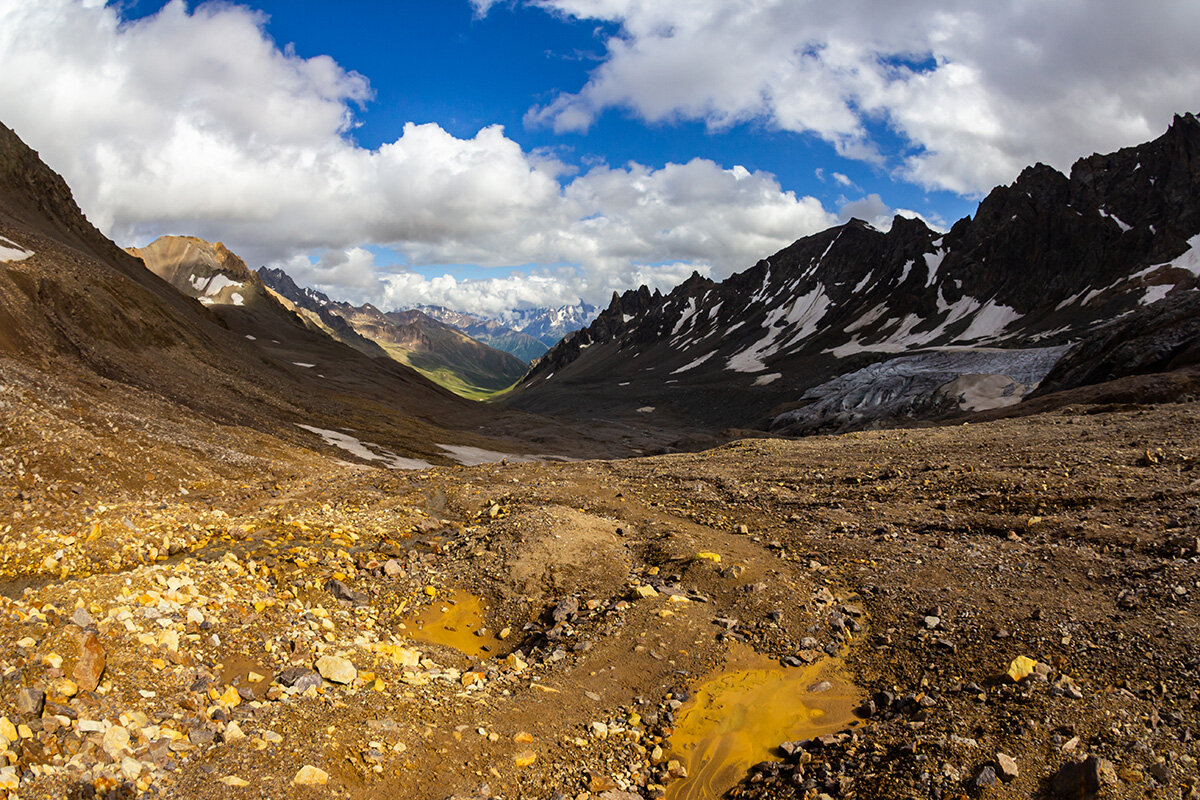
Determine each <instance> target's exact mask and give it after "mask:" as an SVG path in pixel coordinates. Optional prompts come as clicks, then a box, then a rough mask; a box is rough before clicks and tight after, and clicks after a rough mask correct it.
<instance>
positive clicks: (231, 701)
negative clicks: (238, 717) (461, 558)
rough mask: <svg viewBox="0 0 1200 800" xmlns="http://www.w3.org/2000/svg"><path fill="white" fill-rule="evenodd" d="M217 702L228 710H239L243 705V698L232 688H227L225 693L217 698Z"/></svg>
mask: <svg viewBox="0 0 1200 800" xmlns="http://www.w3.org/2000/svg"><path fill="white" fill-rule="evenodd" d="M217 702H218V703H220V704H221V705H223V706H225V707H226V708H237V707H238V706H240V705H241V704H242V696H241V695H239V694H238V692H237V689H235V688H233V687H232V686H228V687H226V688H225V693H224V694H223V695H221V696H220V697H219V698H217Z"/></svg>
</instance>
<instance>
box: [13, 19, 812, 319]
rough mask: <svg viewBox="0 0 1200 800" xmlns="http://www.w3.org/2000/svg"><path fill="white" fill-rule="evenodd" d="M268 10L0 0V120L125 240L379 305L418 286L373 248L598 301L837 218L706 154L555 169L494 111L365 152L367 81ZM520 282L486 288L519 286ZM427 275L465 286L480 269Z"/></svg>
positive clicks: (511, 290)
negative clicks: (314, 280)
mask: <svg viewBox="0 0 1200 800" xmlns="http://www.w3.org/2000/svg"><path fill="white" fill-rule="evenodd" d="M489 5H491V4H490V3H488V2H483V1H482V0H477V2H476V8H477V10H478V11H479V12H484V11H486V10H487V7H488V6H489ZM263 24H264V19H263V18H262V17H261V16H260V15H258V14H257V13H255V12H253V11H250V10H248V9H246V8H244V7H240V6H236V5H232V4H228V3H211V4H206V5H200V6H198V7H196V8H195V9H194V10H193V11H189V10H188V9H187V7H186V5H185V3H184V2H183V0H172V2H170V3H168V4H167V6H166V7H165V8H164V9H163V10H162V11H161V12H160V13H158V14H157V15H154V16H152V17H148V18H145V19H142V20H139V21H136V22H132V23H125V22H122V21H121V19H120V18H119V15H118V11H117V10H116V8H115V7H114V6H113V5H105V4H102V3H96V2H84V1H83V0H39V2H37V3H27V2H24V1H23V0H0V64H3V65H4V66H3V70H4V78H3V80H0V119H3V120H4V121H5V123H6V124H8V125H10V126H12V127H13V128H14V129H15V130H16V131H17V132H18V134H19V135H21V136H22V137H23V138H25V140H26V141H27V142H29V143H30V144H31V145H32V146H34V147H35V148H37V149H38V150H40V151H41V153H42V155H43V157H44V158H45V159H46V160H47V161H48V162H49V163H50V165H51V166H52V167H54V168H55V169H57V170H58V171H60V172H62V173H63V174H64V176H65V177H66V178H67V180H68V182H69V183H70V184H71V186H72V188H73V190H74V191H75V193H76V197H77V199H78V200H79V202H80V205H81V206H82V207H83V209H84V210H85V212H86V213H87V214H88V215H89V217H90V218H91V219H92V221H93V222H95V223H97V224H98V226H99V227H100V228H101V229H102V230H104V231H106V232H107V233H109V234H110V235H111V236H113V237H114V238H116V239H117V240H119V241H121V242H122V243H144V242H145V241H147V240H149V239H150V238H153V237H154V236H157V235H159V234H162V233H188V234H194V235H199V236H203V237H206V238H210V239H220V240H222V241H224V242H226V243H227V244H228V245H229V246H230V247H231V248H233V249H234V250H235V251H237V252H239V253H240V254H241V255H243V256H244V257H245V258H246V259H247V261H248V262H249V263H251V264H258V263H273V264H279V265H284V266H287V265H288V264H292V265H294V266H296V267H297V268H301V269H303V270H305V271H306V272H309V273H312V274H317V273H318V272H319V273H320V275H321V276H322V282H323V283H324V285H326V286H327V287H329V288H331V289H342V290H345V293H353V294H356V295H358V296H360V297H362V298H363V299H368V293H369V292H376V293H377V294H376V295H373V296H374V299H376V300H377V301H380V302H384V299H385V297H398V293H399V292H400V291H401V289H402V288H403V287H404V286H406V285H411V286H417V285H418V284H416V283H413V282H412V280H411V278H404V277H403V276H402V277H392V278H389V279H388V282H387V284H386V285H384V284H380V283H379V281H378V279H377V276H376V274H375V270H376V269H377V267H376V265H375V264H374V260H373V258H372V257H371V254H370V252H369V251H368V250H366V249H364V248H365V247H366V246H370V245H386V246H389V247H391V248H392V249H393V250H394V251H395V252H397V253H398V254H399V255H400V257H401V259H402V261H404V262H406V263H409V264H421V265H429V264H478V265H483V266H513V265H518V266H519V265H534V267H536V266H537V265H564V264H565V265H569V266H571V267H575V268H577V269H572V270H570V272H571V273H573V274H574V277H570V276H567V277H566V278H564V277H563V273H561V272H557V271H555V272H546V271H544V270H543V271H540V272H538V271H532V269H533V268H530V269H531V271H529V272H528V274H526V275H525V277H524V278H523V280H525V281H527V282H529V285H530V286H533V287H535V288H534V289H532V290H530V291H531V292H532V295H536V296H539V297H540V296H547V297H548V296H551V295H553V294H554V293H555V292H559V293H560V294H561V293H562V292H565V291H567V288H568V287H571V288H576V289H578V290H579V291H580V292H584V291H587V292H589V294H588V295H586V297H587V299H589V300H591V301H597V300H604V299H606V297H605V296H604V295H603V294H602V293H603V292H604V291H607V289H608V287H610V286H614V281H617V280H618V278H619V277H620V276H626V277H629V276H635V275H636V273H637V271H638V270H639V269H649V268H643V267H639V266H638V265H644V264H660V263H671V264H675V263H682V262H688V267H687V271H690V269H691V268H692V266H694V265H700V266H702V267H703V268H704V269H711V270H712V271H713V272H714V273H715V274H719V275H725V274H729V273H730V272H732V271H734V270H736V269H740V268H743V267H745V266H746V265H748V264H752V263H754V262H755V261H756V260H757V259H758V258H760V257H761V256H762V255H763V254H764V253H769V252H772V251H773V250H775V249H777V248H779V247H782V246H785V245H786V244H788V243H790V242H791V241H793V240H794V239H795V238H797V237H799V236H802V235H805V234H807V233H811V232H814V231H816V230H819V229H821V228H823V227H825V226H826V225H828V224H830V223H831V222H832V221H833V217H832V215H830V214H829V213H828V212H826V211H825V209H824V208H822V206H821V204H820V202H819V201H817V200H815V199H814V198H811V197H797V196H795V195H794V194H793V193H791V192H785V191H783V190H782V189H781V187H780V186H779V184H778V182H777V181H776V180H775V178H774V177H773V176H771V175H769V174H765V173H750V172H748V171H747V170H745V169H743V168H741V167H732V168H725V167H723V166H721V165H718V164H715V163H713V162H711V161H706V160H694V161H691V162H689V163H686V164H667V165H666V166H664V167H663V168H661V169H650V168H647V167H644V166H640V165H637V164H629V165H626V166H623V167H609V166H598V167H594V168H592V169H590V170H589V171H588V172H586V173H584V174H581V175H578V176H576V177H573V178H571V179H570V180H569V181H568V180H566V178H567V176H568V171H567V169H566V168H565V167H564V166H563V165H562V164H560V163H558V162H557V161H555V160H554V159H552V158H549V157H546V156H543V155H541V154H538V153H530V152H525V151H524V150H523V149H522V148H521V147H520V145H518V144H517V143H516V142H514V141H513V140H511V139H509V138H508V137H507V136H506V135H505V133H504V131H503V129H502V128H500V127H498V126H491V127H485V128H484V129H482V130H480V131H479V132H478V133H477V134H476V135H475V136H473V137H471V138H458V137H455V136H453V135H451V134H450V133H448V132H447V131H445V130H444V129H442V128H441V127H439V126H438V125H436V124H424V125H416V124H411V123H410V124H408V125H405V126H404V129H403V133H402V135H401V136H400V137H399V138H398V139H396V140H395V141H393V142H390V143H387V144H384V145H383V146H381V147H379V148H378V149H375V150H369V149H365V148H362V147H359V146H357V145H356V144H354V143H353V142H352V141H351V140H350V139H349V137H348V135H349V134H350V133H351V132H352V130H353V128H354V126H355V111H356V109H357V108H358V107H359V106H360V105H361V104H363V103H365V102H367V101H368V100H369V99H370V97H371V94H372V92H371V87H370V85H369V83H368V81H367V79H366V78H365V77H363V76H361V75H358V74H356V73H354V72H350V71H347V70H345V69H344V68H342V67H340V66H339V65H338V64H336V63H335V62H334V61H333V60H331V59H329V58H327V57H317V58H310V59H304V58H300V57H298V56H296V55H295V54H294V53H292V52H290V51H283V50H280V49H279V48H278V47H276V45H275V43H274V42H273V41H272V40H271V39H270V38H269V37H268V36H267V35H266V33H265V32H264V30H263ZM314 252H324V253H325V255H324V256H323V260H322V261H320V262H317V261H315V260H314V259H313V258H310V257H309V256H308V254H310V253H314ZM304 265H308V266H304ZM681 271H682V270H674V271H672V270H669V269H663V268H654V269H652V270H651V273H652V274H651V277H653V278H654V279H655V280H664V279H665V278H664V276H667V275H674V274H676V273H678V272H681ZM683 276H684V277H686V272H683ZM406 281H408V283H406ZM516 281H517V279H516V278H514V279H513V280H512V281H507V280H501V281H499V282H493V283H491V284H486V285H487V286H490V287H491V288H492V289H494V290H495V291H497V292H501V293H503V294H504V296H505V297H509V298H511V299H512V300H513V301H514V302H524V299H523V298H524V297H525V295H523V294H521V291H519V290H518V289H517V288H515V282H516ZM555 281H557V283H555ZM451 283H453V284H454V285H453V286H451V285H450V284H451ZM551 283H554V288H547V287H549V286H550V284H551ZM434 285H436V286H437V287H440V288H439V291H443V293H444V295H445V296H446V297H449V296H454V297H462V298H475V297H476V296H475V295H472V294H470V293H471V292H475V291H476V290H478V289H479V287H481V286H484V285H485V284H480V283H477V282H454V281H449V282H448V281H445V280H441V281H440V282H436V281H435V282H433V283H431V286H434ZM464 287H466V288H464ZM614 288H616V287H615V286H614ZM414 291H416V289H414ZM420 291H422V292H433V291H434V290H433V289H424V288H423V289H420ZM384 292H388V293H390V294H384ZM532 295H531V296H532ZM429 297H430V298H432V297H433V294H429ZM574 299H575V298H569V300H570V301H572V302H573V301H574ZM464 302H465V301H464Z"/></svg>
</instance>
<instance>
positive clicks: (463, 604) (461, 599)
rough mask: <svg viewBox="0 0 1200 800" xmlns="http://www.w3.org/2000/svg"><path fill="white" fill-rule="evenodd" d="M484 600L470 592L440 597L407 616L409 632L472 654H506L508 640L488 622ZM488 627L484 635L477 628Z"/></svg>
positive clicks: (417, 638)
mask: <svg viewBox="0 0 1200 800" xmlns="http://www.w3.org/2000/svg"><path fill="white" fill-rule="evenodd" d="M486 612H487V609H486V608H485V607H484V605H483V601H482V600H481V599H480V598H478V597H476V596H475V595H473V594H469V593H468V592H457V591H456V592H453V593H451V594H449V595H447V596H445V597H438V598H436V599H435V600H434V601H433V602H432V603H430V604H429V605H428V606H425V607H424V608H423V609H421V611H419V612H418V613H417V614H414V615H413V616H412V617H411V618H409V619H407V620H405V625H406V630H405V633H406V635H407V636H408V637H409V638H411V639H412V640H413V641H416V642H423V643H425V644H440V645H444V646H445V647H451V648H454V649H455V650H457V651H459V652H460V653H464V654H466V655H468V656H471V657H472V658H479V659H484V658H492V657H493V656H497V655H503V654H504V650H503V646H504V643H503V642H501V641H500V639H499V638H497V637H496V635H495V634H494V633H492V632H491V629H490V628H488V626H487V621H486V619H485V617H486ZM479 631H485V633H484V635H482V636H480V635H478V633H477V632H479Z"/></svg>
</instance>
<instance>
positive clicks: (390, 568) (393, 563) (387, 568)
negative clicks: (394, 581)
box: [383, 558, 404, 578]
mask: <svg viewBox="0 0 1200 800" xmlns="http://www.w3.org/2000/svg"><path fill="white" fill-rule="evenodd" d="M383 574H385V575H387V576H388V577H389V578H399V577H401V576H402V575H404V566H403V565H402V564H401V563H400V562H399V561H397V560H396V559H394V558H389V559H388V560H387V561H385V562H383Z"/></svg>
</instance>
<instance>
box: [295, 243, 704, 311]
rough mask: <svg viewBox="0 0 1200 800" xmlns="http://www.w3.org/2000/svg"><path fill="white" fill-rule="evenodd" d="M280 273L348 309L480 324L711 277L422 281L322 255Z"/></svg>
mask: <svg viewBox="0 0 1200 800" xmlns="http://www.w3.org/2000/svg"><path fill="white" fill-rule="evenodd" d="M281 266H282V267H283V268H284V269H286V270H287V272H288V273H289V274H290V275H291V276H292V277H293V278H294V279H296V280H297V281H298V282H300V283H301V284H302V285H306V286H313V287H316V288H317V289H320V290H321V291H324V292H328V293H332V294H333V295H335V296H336V297H337V298H338V299H344V300H347V301H350V302H353V303H366V302H370V303H374V304H376V305H378V306H381V307H383V308H401V307H407V306H416V305H434V306H445V307H447V308H454V309H463V310H468V311H471V312H472V313H476V314H484V315H487V316H496V317H500V316H504V315H505V312H508V311H513V310H525V309H531V308H546V307H549V308H558V307H560V306H568V305H575V304H577V303H578V302H579V301H580V299H584V300H587V301H588V302H591V303H593V304H601V303H604V302H606V301H607V299H608V297H610V296H611V294H612V293H613V292H623V291H625V290H626V289H628V288H630V287H633V286H641V285H642V284H645V285H646V286H649V287H650V288H652V289H659V290H660V291H664V292H665V291H668V290H669V289H670V288H671V287H673V286H675V285H676V284H678V283H680V282H681V281H683V280H684V279H685V278H687V277H688V276H689V275H691V274H692V272H699V273H700V274H701V275H705V276H710V275H712V272H713V271H712V268H711V266H710V265H708V264H698V263H695V262H675V263H670V264H632V263H627V264H623V265H617V266H613V267H611V268H607V269H591V270H586V271H582V270H578V269H574V268H572V267H557V268H540V269H535V270H518V271H515V272H511V273H509V274H507V275H505V276H503V277H496V278H467V279H464V278H457V277H455V276H454V275H451V274H449V273H446V274H443V275H435V276H432V277H428V276H426V275H423V274H421V273H418V272H415V271H413V270H410V269H397V268H394V267H386V266H382V265H379V264H377V263H376V259H375V255H374V253H372V252H371V251H369V250H366V249H364V248H351V249H350V250H346V251H342V250H329V251H326V252H324V253H322V254H320V255H319V256H318V255H311V256H305V255H296V256H293V257H292V258H290V259H288V260H287V261H286V262H285V263H283V264H281Z"/></svg>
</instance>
